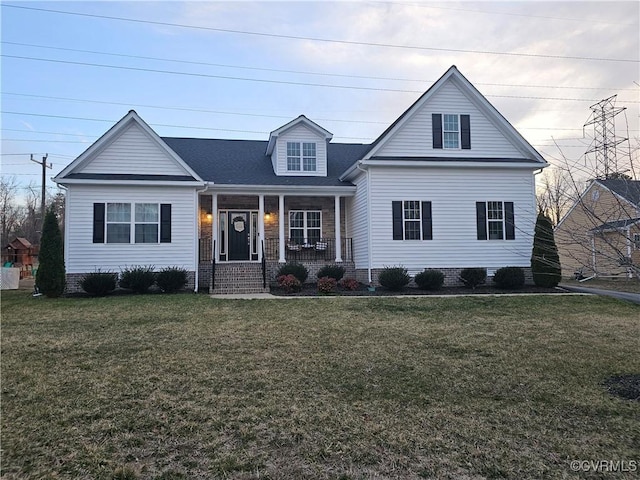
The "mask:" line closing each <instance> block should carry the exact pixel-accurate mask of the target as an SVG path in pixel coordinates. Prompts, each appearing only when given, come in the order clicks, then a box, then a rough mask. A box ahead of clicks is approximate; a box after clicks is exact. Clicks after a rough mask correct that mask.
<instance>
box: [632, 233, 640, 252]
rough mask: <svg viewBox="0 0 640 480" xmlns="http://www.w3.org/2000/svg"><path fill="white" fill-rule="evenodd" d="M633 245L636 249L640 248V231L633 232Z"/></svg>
mask: <svg viewBox="0 0 640 480" xmlns="http://www.w3.org/2000/svg"><path fill="white" fill-rule="evenodd" d="M633 246H634V248H635V249H636V250H640V233H634V234H633Z"/></svg>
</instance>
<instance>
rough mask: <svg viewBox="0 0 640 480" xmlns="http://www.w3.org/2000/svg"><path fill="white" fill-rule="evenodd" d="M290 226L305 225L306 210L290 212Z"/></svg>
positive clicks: (300, 226)
mask: <svg viewBox="0 0 640 480" xmlns="http://www.w3.org/2000/svg"><path fill="white" fill-rule="evenodd" d="M289 227H290V228H294V227H299V228H302V227H304V212H289Z"/></svg>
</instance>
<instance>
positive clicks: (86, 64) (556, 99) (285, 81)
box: [0, 53, 640, 103]
mask: <svg viewBox="0 0 640 480" xmlns="http://www.w3.org/2000/svg"><path fill="white" fill-rule="evenodd" d="M0 57H7V58H15V59H20V60H33V61H40V62H52V63H63V64H68V65H80V66H88V67H100V68H114V69H119V70H130V71H139V72H147V73H163V74H169V75H182V76H192V77H201V78H218V79H223V80H236V81H245V82H258V83H272V84H284V85H297V86H305V87H323V88H342V89H348V90H366V91H376V92H393V93H424V92H423V91H422V90H402V89H397V88H379V87H362V86H355V85H332V84H324V83H309V82H294V81H287V80H269V79H259V78H247V77H233V76H227V75H211V74H206V73H193V72H176V71H174V70H158V69H153V68H141V67H127V66H122V65H108V64H102V63H89V62H74V61H69V60H56V59H51V58H38V57H24V56H20V55H7V54H4V53H3V54H1V55H0ZM485 97H495V98H520V99H527V100H554V101H572V102H594V101H597V100H595V99H588V98H566V97H564V98H563V97H537V96H530V95H496V94H489V95H485ZM623 102H625V103H640V101H638V100H623Z"/></svg>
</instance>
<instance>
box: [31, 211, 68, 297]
mask: <svg viewBox="0 0 640 480" xmlns="http://www.w3.org/2000/svg"><path fill="white" fill-rule="evenodd" d="M38 259H39V263H40V265H38V272H37V273H36V286H37V287H38V289H39V290H40V292H41V293H43V294H44V295H46V296H47V297H50V298H55V297H59V296H60V295H62V293H63V292H64V285H65V280H66V278H65V271H64V247H63V245H62V233H60V226H59V225H58V219H57V218H56V214H55V213H54V211H53V209H49V210H48V211H47V213H46V215H45V216H44V224H43V226H42V237H41V238H40V254H39V255H38Z"/></svg>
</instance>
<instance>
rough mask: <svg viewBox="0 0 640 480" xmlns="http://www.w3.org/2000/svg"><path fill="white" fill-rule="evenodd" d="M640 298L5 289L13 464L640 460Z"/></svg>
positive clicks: (329, 474) (553, 469)
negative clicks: (619, 386)
mask: <svg viewBox="0 0 640 480" xmlns="http://www.w3.org/2000/svg"><path fill="white" fill-rule="evenodd" d="M639 313H640V309H639V308H638V307H637V306H634V305H631V304H628V303H624V302H617V301H615V300H612V299H605V298H597V297H593V298H592V297H584V296H553V297H551V296H530V297H466V298H455V299H454V298H449V299H447V298H366V299H359V298H340V297H338V298H336V297H333V298H319V299H294V300H251V301H247V300H245V301H242V300H212V299H210V298H208V297H207V296H205V295H193V294H184V295H174V296H171V295H167V296H165V295H146V296H126V297H125V296H120V297H107V298H103V299H77V298H76V299H58V300H51V299H46V298H32V297H31V296H30V295H29V294H28V293H26V292H20V291H18V292H8V293H3V295H2V372H1V373H2V405H1V408H2V412H1V413H2V437H1V441H2V478H3V479H7V480H8V479H31V478H33V479H36V478H37V479H63V478H65V479H67V478H73V479H111V478H118V479H134V478H140V479H165V480H167V479H191V478H198V479H206V478H232V479H317V478H320V479H322V478H327V479H344V480H346V479H370V478H375V479H387V478H400V479H414V478H415V479H418V478H435V479H482V478H513V479H522V478H584V477H585V476H587V477H589V475H591V476H592V477H591V478H600V475H602V474H601V473H597V474H594V473H589V474H585V473H584V472H581V473H580V472H579V473H575V472H572V471H571V468H570V463H569V462H570V461H571V460H594V461H597V460H614V461H615V460H621V461H630V460H639V459H638V452H639V450H638V446H639V445H640V402H637V401H630V400H623V399H620V398H617V397H613V396H611V395H610V394H609V393H607V391H606V390H605V388H604V387H603V386H602V382H603V381H604V380H605V379H606V378H607V377H609V376H612V375H621V374H627V373H640V355H638V351H639V350H640V342H639V338H640V335H639V334H640V320H639V319H640V315H639ZM607 475H611V476H612V477H611V478H613V477H615V478H616V479H620V478H637V475H638V473H637V472H635V473H616V474H611V473H609V474H607ZM630 475H631V476H630Z"/></svg>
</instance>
